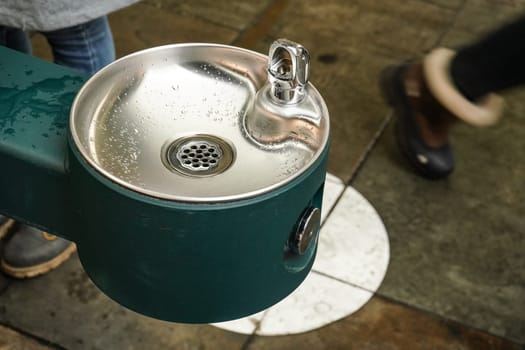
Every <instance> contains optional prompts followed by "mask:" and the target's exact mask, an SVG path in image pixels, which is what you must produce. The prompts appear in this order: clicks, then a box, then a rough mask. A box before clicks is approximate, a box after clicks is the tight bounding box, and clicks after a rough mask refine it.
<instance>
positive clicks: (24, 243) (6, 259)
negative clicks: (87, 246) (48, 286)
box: [0, 225, 76, 278]
mask: <svg viewBox="0 0 525 350" xmlns="http://www.w3.org/2000/svg"><path fill="white" fill-rule="evenodd" d="M75 250H76V245H75V244H74V243H72V242H70V241H67V240H65V239H62V238H59V237H57V236H54V235H50V234H48V233H46V232H43V231H40V230H38V229H36V228H33V227H30V226H27V225H20V227H19V228H18V229H17V231H16V232H15V233H14V234H13V236H12V237H11V239H10V240H9V241H7V243H6V244H5V246H4V251H3V256H2V262H1V265H0V267H1V269H2V271H3V272H4V273H5V274H7V275H9V276H11V277H15V278H30V277H35V276H38V275H42V274H45V273H47V272H49V271H51V270H52V269H54V268H56V267H58V266H59V265H60V264H62V263H63V262H64V261H66V260H67V259H68V258H69V257H70V256H71V254H72V253H73V252H75Z"/></svg>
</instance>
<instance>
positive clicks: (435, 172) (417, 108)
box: [381, 16, 525, 178]
mask: <svg viewBox="0 0 525 350" xmlns="http://www.w3.org/2000/svg"><path fill="white" fill-rule="evenodd" d="M524 34H525V16H524V17H521V18H519V19H517V20H515V21H514V22H511V23H509V24H507V25H505V26H503V27H501V28H500V29H498V30H497V31H494V32H492V33H490V34H489V35H487V36H485V37H483V38H482V39H480V40H478V41H476V42H474V43H472V44H470V45H467V46H465V47H464V48H461V49H460V50H458V52H457V53H455V54H454V53H453V52H452V51H451V50H448V49H443V48H438V49H435V50H432V52H430V53H429V54H427V55H425V57H424V58H423V59H422V60H419V61H414V62H409V63H406V64H403V65H398V66H395V67H389V68H387V69H385V70H384V71H383V74H382V79H381V86H382V89H383V92H384V93H385V94H386V95H387V101H388V102H389V103H390V104H391V105H392V106H393V107H394V115H395V116H396V122H397V128H396V130H397V136H398V140H399V144H400V146H401V150H402V151H403V153H404V155H405V156H406V157H407V159H408V160H409V161H410V162H411V164H412V165H413V166H414V168H415V169H416V170H417V171H418V173H419V174H420V175H423V176H425V177H429V178H443V177H446V176H448V175H449V174H450V173H451V172H452V171H453V169H454V159H453V155H452V149H451V147H450V145H449V143H448V132H449V128H450V126H451V125H452V124H453V123H455V122H456V121H457V120H462V121H464V122H466V123H469V124H471V125H476V126H487V125H491V124H493V123H494V122H496V121H497V119H498V117H499V116H500V115H501V111H502V106H503V101H502V98H501V97H499V96H497V95H496V94H495V93H494V92H497V91H500V90H503V89H507V88H511V87H514V86H517V85H520V84H523V83H525V68H524V67H523V61H524V59H525V42H523V41H522V40H521V38H522V37H523V35H524Z"/></svg>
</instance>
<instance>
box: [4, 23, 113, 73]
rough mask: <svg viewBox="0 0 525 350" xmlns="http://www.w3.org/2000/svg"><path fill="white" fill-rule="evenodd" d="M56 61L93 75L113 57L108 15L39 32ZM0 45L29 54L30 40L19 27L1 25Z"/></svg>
mask: <svg viewBox="0 0 525 350" xmlns="http://www.w3.org/2000/svg"><path fill="white" fill-rule="evenodd" d="M41 34H42V35H44V37H45V38H46V39H47V41H48V43H49V45H50V46H51V50H52V52H53V60H54V62H55V63H57V64H60V65H63V66H67V67H69V68H72V69H74V70H76V71H79V72H82V73H85V74H88V75H92V74H94V73H96V72H97V71H98V70H100V69H101V68H102V67H104V66H106V65H107V64H109V63H111V62H112V61H114V60H115V46H114V43H113V35H112V34H111V29H110V27H109V23H108V20H107V17H105V16H104V17H100V18H97V19H94V20H91V21H89V22H86V23H82V24H79V25H76V26H72V27H69V28H64V29H58V30H53V31H49V32H41ZM0 45H3V46H6V47H9V48H11V49H14V50H18V51H21V52H24V53H27V54H31V41H30V40H29V36H28V35H27V33H25V32H24V31H22V30H20V29H15V28H8V27H3V26H0Z"/></svg>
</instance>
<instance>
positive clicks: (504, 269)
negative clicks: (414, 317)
mask: <svg viewBox="0 0 525 350" xmlns="http://www.w3.org/2000/svg"><path fill="white" fill-rule="evenodd" d="M507 122H508V123H515V124H513V126H514V127H515V128H516V129H519V128H518V127H517V123H518V118H517V116H515V118H511V116H509V118H507ZM508 128H512V127H510V126H507V127H505V126H504V125H502V126H499V127H497V128H494V129H492V130H490V131H489V130H486V131H485V133H484V134H483V136H482V134H481V133H477V134H469V136H466V135H465V136H464V137H461V138H458V137H456V138H455V139H454V140H455V142H454V144H455V145H456V151H457V163H458V164H457V169H456V171H455V172H454V174H453V175H452V176H451V177H450V179H448V180H445V181H428V180H424V179H421V178H419V177H418V176H417V175H415V174H414V173H412V171H411V169H410V168H409V167H408V165H407V163H406V162H405V161H404V159H402V158H401V157H400V155H399V152H398V150H397V147H396V144H395V140H394V137H393V130H392V128H388V129H387V130H386V132H385V134H384V135H383V137H382V138H381V140H380V142H379V144H378V145H377V146H376V147H375V148H374V150H373V152H372V153H371V156H370V157H369V159H368V160H367V162H366V164H365V166H364V167H363V168H362V170H361V171H360V173H359V175H358V177H357V178H356V180H355V182H354V183H353V185H354V187H355V188H356V189H358V190H359V191H360V192H361V193H362V194H363V195H364V196H365V197H366V198H367V199H368V200H369V201H370V202H371V203H372V204H373V205H374V206H375V208H376V210H377V211H378V213H379V214H380V215H381V217H382V218H383V220H384V223H385V226H386V228H387V231H388V232H389V238H390V244H391V262H390V266H389V271H388V273H387V275H386V277H385V280H384V282H383V285H382V287H381V288H380V290H379V293H381V294H382V295H386V296H388V297H390V298H393V299H395V300H398V301H401V302H403V303H406V304H409V305H413V306H415V307H418V308H421V309H424V310H428V311H430V312H434V313H436V314H438V315H441V316H443V317H445V318H450V319H453V320H456V321H458V322H461V323H463V324H465V325H470V326H472V327H475V328H478V329H483V330H486V331H487V332H490V333H493V334H496V335H500V336H503V337H506V338H508V339H512V340H514V341H517V342H522V343H523V342H525V259H523V254H522V253H523V251H524V249H525V240H524V239H523V237H524V234H525V219H524V218H523V213H524V212H525V205H524V202H523V198H524V189H523V171H525V169H524V166H523V164H524V163H523V162H519V161H518V160H517V158H519V156H518V154H520V153H521V154H522V152H520V150H523V146H525V145H524V144H523V136H521V137H520V138H509V137H506V136H505V135H504V134H501V133H498V130H499V132H501V131H503V130H506V129H508ZM522 130H523V129H522ZM522 132H523V131H522ZM454 136H459V135H454ZM480 138H483V141H481V140H480ZM504 150H506V152H505V155H503V153H500V152H502V151H504ZM501 157H503V158H504V159H502V160H501V162H500V161H499V160H497V159H498V158H501ZM491 159H492V160H493V162H491ZM509 161H510V163H507V162H509ZM509 164H512V167H509Z"/></svg>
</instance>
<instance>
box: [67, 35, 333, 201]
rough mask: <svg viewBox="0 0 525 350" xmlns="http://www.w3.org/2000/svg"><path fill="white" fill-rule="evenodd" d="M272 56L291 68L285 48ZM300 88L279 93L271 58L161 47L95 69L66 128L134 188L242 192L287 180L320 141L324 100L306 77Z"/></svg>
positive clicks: (95, 162)
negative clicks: (299, 94)
mask: <svg viewBox="0 0 525 350" xmlns="http://www.w3.org/2000/svg"><path fill="white" fill-rule="evenodd" d="M276 55H277V56H278V57H276V58H277V59H278V61H279V62H281V63H279V62H277V64H284V65H286V64H288V65H290V69H292V68H293V67H292V62H291V59H292V60H293V58H290V57H288V56H287V52H286V50H276ZM284 73H286V72H284ZM305 89H306V90H307V93H306V94H304V98H303V99H302V100H301V101H293V103H289V104H283V103H280V102H279V101H276V99H275V98H272V96H271V90H272V87H271V86H270V83H269V82H268V57H267V56H264V55H261V54H257V53H254V52H252V51H248V50H244V49H241V48H237V47H230V46H224V45H216V44H183V45H169V46H162V47H157V48H153V49H149V50H145V51H141V52H138V53H136V54H132V55H129V56H127V57H125V58H123V59H121V60H119V61H117V62H115V63H114V64H112V65H110V66H108V67H106V68H105V69H103V70H101V71H100V72H99V73H97V74H96V75H95V76H93V77H92V78H91V79H90V80H89V81H88V82H87V83H86V84H85V86H84V87H83V88H82V89H81V90H80V92H79V93H78V95H77V97H76V99H75V101H74V103H73V106H72V110H71V120H70V128H71V135H72V138H73V140H74V143H75V145H76V146H77V147H78V149H79V151H80V153H81V154H82V156H83V157H84V158H85V160H86V161H87V162H88V163H89V164H90V165H91V166H92V167H93V168H94V169H96V170H97V171H98V172H100V173H101V174H103V175H104V176H106V177H108V178H110V179H111V180H112V181H114V182H116V183H118V184H120V185H122V186H124V187H126V188H128V189H131V190H133V191H136V192H139V193H142V194H146V195H149V196H153V197H156V198H161V199H167V200H174V201H182V202H206V203H208V202H226V201H234V200H239V199H245V198H250V197H254V196H257V195H259V194H261V193H265V192H268V191H271V190H273V189H275V188H278V187H280V186H282V185H284V184H286V183H288V182H290V181H291V180H293V179H294V178H296V177H297V176H299V175H300V174H302V173H303V172H304V171H305V170H306V169H308V168H309V167H310V166H311V164H312V163H313V162H314V161H315V160H316V159H317V157H319V155H320V153H321V152H322V151H323V149H324V148H325V146H326V144H327V142H328V113H327V111H326V107H325V105H324V102H322V98H321V96H320V95H319V94H318V92H317V91H316V90H315V88H314V87H313V86H312V85H311V84H310V83H307V85H306V86H305Z"/></svg>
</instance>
